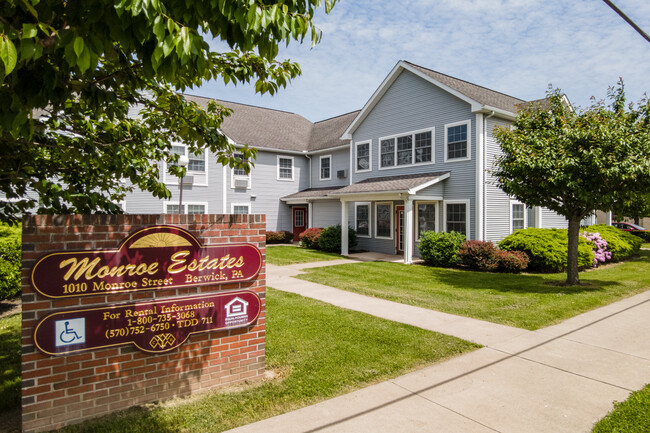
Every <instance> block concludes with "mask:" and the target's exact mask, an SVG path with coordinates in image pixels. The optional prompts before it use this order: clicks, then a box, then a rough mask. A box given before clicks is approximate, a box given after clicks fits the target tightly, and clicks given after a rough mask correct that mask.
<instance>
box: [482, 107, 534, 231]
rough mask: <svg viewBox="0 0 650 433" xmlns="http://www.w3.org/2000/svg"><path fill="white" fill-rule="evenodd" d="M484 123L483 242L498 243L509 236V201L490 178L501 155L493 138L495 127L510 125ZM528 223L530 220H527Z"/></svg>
mask: <svg viewBox="0 0 650 433" xmlns="http://www.w3.org/2000/svg"><path fill="white" fill-rule="evenodd" d="M485 123H486V133H487V134H486V146H485V198H484V200H485V216H484V218H485V240H487V241H492V242H498V241H500V240H501V239H503V238H505V237H506V236H508V235H509V234H510V200H511V198H510V197H509V196H508V195H507V194H506V193H505V192H503V191H502V190H501V189H500V188H499V187H498V186H497V185H496V181H495V178H494V177H493V176H492V172H493V170H495V169H496V164H495V162H496V158H497V157H498V156H499V155H500V154H501V148H500V146H499V142H498V141H497V140H496V138H495V137H494V129H495V128H496V127H497V126H508V125H509V124H510V123H509V122H507V121H505V120H502V119H496V118H494V117H491V118H489V119H487V121H486V122H485ZM529 223H530V220H529Z"/></svg>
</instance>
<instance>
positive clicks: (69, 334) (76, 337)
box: [54, 317, 86, 347]
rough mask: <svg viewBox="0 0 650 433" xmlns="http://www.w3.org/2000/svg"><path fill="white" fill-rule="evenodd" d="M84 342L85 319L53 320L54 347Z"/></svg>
mask: <svg viewBox="0 0 650 433" xmlns="http://www.w3.org/2000/svg"><path fill="white" fill-rule="evenodd" d="M85 342H86V319H85V318H84V317H80V318H78V319H67V320H57V321H56V322H54V345H55V346H56V347H61V346H69V345H71V344H81V343H85Z"/></svg>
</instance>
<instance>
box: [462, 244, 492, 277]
mask: <svg viewBox="0 0 650 433" xmlns="http://www.w3.org/2000/svg"><path fill="white" fill-rule="evenodd" d="M497 251H498V250H497V247H495V246H494V244H493V243H492V242H485V241H466V242H465V243H464V244H463V245H462V246H461V247H460V250H459V251H458V257H459V258H460V262H461V263H462V264H463V265H465V266H467V267H468V268H470V269H474V270H476V271H496V270H497V268H498V267H499V261H498V258H497V254H496V253H497Z"/></svg>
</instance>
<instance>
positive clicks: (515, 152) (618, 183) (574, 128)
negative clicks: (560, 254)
mask: <svg viewBox="0 0 650 433" xmlns="http://www.w3.org/2000/svg"><path fill="white" fill-rule="evenodd" d="M608 99H609V100H610V104H609V105H606V104H605V103H604V102H602V101H601V102H598V103H594V104H593V105H592V106H591V107H589V109H587V110H584V111H577V110H573V109H572V107H571V106H569V104H568V103H567V102H566V100H565V98H564V96H563V95H562V94H561V93H560V91H559V90H551V91H549V93H548V103H549V105H548V106H546V105H541V104H540V105H533V106H529V107H527V108H524V109H522V111H520V113H519V114H518V116H517V119H516V120H515V122H514V125H513V126H514V128H512V129H507V128H500V129H498V130H497V132H496V137H497V139H498V140H499V142H500V145H501V149H502V151H503V154H502V156H500V157H499V158H498V160H497V166H496V169H495V172H494V176H495V177H496V179H497V183H498V185H499V186H500V187H501V189H502V190H503V191H505V192H506V193H507V194H509V195H511V196H513V197H515V198H517V199H519V200H521V201H522V202H523V203H526V204H527V205H529V206H545V207H547V208H549V209H551V210H553V211H555V212H557V213H558V214H560V215H563V216H564V217H566V218H567V219H568V221H569V230H568V263H567V280H566V283H567V284H570V285H573V284H579V282H580V280H579V276H578V236H579V231H580V221H581V220H582V219H583V218H584V217H585V216H587V215H589V214H590V213H591V212H593V210H594V209H601V210H604V211H607V210H611V209H613V208H614V207H615V206H616V204H617V203H628V202H632V201H634V200H637V199H638V197H639V196H640V195H642V194H645V193H647V192H649V191H650V103H648V101H647V100H642V101H641V102H640V103H638V104H636V105H634V104H629V105H627V104H626V101H625V92H624V88H623V82H622V81H619V83H618V85H617V86H616V87H615V88H610V90H609V92H608Z"/></svg>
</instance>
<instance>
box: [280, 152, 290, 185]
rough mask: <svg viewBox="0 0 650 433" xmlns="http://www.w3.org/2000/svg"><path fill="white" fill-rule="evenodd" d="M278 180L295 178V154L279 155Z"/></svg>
mask: <svg viewBox="0 0 650 433" xmlns="http://www.w3.org/2000/svg"><path fill="white" fill-rule="evenodd" d="M278 180H286V181H291V180H293V156H280V155H278Z"/></svg>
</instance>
